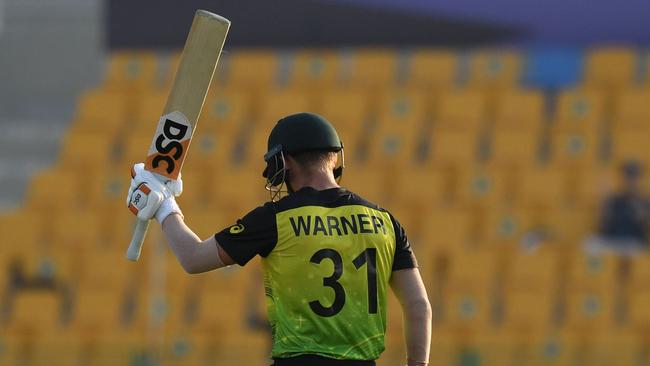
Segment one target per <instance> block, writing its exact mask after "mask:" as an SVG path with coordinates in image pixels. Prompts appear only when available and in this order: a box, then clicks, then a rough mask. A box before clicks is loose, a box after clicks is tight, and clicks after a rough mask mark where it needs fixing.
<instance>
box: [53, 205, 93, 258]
mask: <svg viewBox="0 0 650 366" xmlns="http://www.w3.org/2000/svg"><path fill="white" fill-rule="evenodd" d="M53 221H54V222H55V225H54V230H53V231H52V237H51V239H52V241H53V244H54V245H56V247H57V248H60V249H62V250H70V251H73V250H79V249H82V248H84V247H88V246H91V245H93V244H95V243H97V242H99V238H100V234H101V230H100V227H101V222H100V217H99V215H96V214H94V212H92V211H90V212H88V211H76V212H75V211H64V212H61V213H59V214H58V215H57V216H56V217H55V218H53Z"/></svg>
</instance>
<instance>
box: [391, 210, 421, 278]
mask: <svg viewBox="0 0 650 366" xmlns="http://www.w3.org/2000/svg"><path fill="white" fill-rule="evenodd" d="M390 219H391V221H392V222H393V228H394V229H395V257H394V259H393V268H392V270H393V271H399V270H402V269H409V268H417V267H418V262H417V260H416V259H415V254H414V253H413V250H412V249H411V244H410V243H409V240H408V237H407V236H406V231H405V230H404V228H403V227H402V225H401V224H400V223H399V222H398V221H397V220H396V219H395V217H393V215H390Z"/></svg>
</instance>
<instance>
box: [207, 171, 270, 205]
mask: <svg viewBox="0 0 650 366" xmlns="http://www.w3.org/2000/svg"><path fill="white" fill-rule="evenodd" d="M264 184H265V179H264V178H263V177H262V169H249V168H238V169H230V170H227V169H224V170H222V171H219V172H218V174H215V175H214V177H213V181H212V186H213V187H212V192H210V194H211V195H212V196H211V197H212V199H213V200H214V202H218V203H219V207H227V208H228V209H232V210H235V211H237V212H240V214H244V213H246V212H248V211H250V210H252V209H253V208H255V207H257V206H260V205H262V204H263V203H264V202H266V201H268V199H269V192H267V191H266V190H265V189H264Z"/></svg>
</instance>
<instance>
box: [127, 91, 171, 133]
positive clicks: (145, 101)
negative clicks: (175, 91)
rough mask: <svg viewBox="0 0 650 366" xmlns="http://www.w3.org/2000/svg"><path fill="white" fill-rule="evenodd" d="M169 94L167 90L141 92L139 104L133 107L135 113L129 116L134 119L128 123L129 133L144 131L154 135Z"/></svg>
mask: <svg viewBox="0 0 650 366" xmlns="http://www.w3.org/2000/svg"><path fill="white" fill-rule="evenodd" d="M168 96H169V93H168V92H167V91H158V90H150V91H147V92H143V93H141V95H140V96H139V98H138V101H137V105H136V106H134V108H133V109H134V112H133V115H132V116H129V117H130V118H131V121H132V122H131V123H130V124H129V125H128V129H129V133H131V134H134V133H142V134H150V135H151V136H153V134H154V132H155V131H156V125H157V124H158V119H159V118H160V116H161V115H162V113H163V110H164V108H165V104H166V103H167V97H168Z"/></svg>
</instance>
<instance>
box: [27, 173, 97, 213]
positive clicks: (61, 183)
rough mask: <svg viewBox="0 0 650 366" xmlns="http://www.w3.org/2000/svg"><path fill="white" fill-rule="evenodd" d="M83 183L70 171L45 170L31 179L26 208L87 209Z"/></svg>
mask: <svg viewBox="0 0 650 366" xmlns="http://www.w3.org/2000/svg"><path fill="white" fill-rule="evenodd" d="M86 196H87V192H85V190H84V183H83V182H81V181H80V180H79V178H78V175H77V174H76V173H75V171H74V170H72V169H56V168H54V169H52V168H50V169H47V170H45V171H41V172H39V173H37V175H36V176H35V177H34V178H32V180H31V182H30V184H29V188H28V191H27V195H26V197H27V206H28V207H31V208H34V209H49V210H60V209H63V208H71V207H75V208H77V209H80V208H85V207H87V201H86V200H85V199H84V198H85V197H86Z"/></svg>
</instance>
